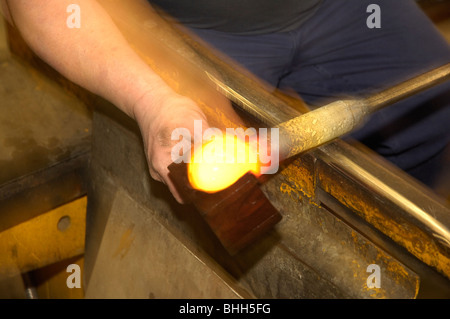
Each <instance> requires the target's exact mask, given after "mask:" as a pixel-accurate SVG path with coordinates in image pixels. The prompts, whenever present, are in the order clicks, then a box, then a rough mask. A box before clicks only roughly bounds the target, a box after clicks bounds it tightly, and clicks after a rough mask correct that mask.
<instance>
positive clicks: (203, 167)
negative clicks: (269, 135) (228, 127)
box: [188, 134, 259, 193]
mask: <svg viewBox="0 0 450 319" xmlns="http://www.w3.org/2000/svg"><path fill="white" fill-rule="evenodd" d="M244 150H245V153H243V152H244ZM249 171H250V172H252V173H253V174H259V163H258V161H257V151H256V147H252V146H251V145H249V143H248V142H245V141H243V140H242V139H240V138H238V137H236V136H234V135H226V134H224V135H223V137H222V138H220V137H219V138H217V137H216V138H214V140H212V141H211V142H209V143H206V144H203V145H202V147H200V148H199V149H198V150H195V152H194V154H193V155H192V158H191V162H190V163H189V164H188V178H189V182H190V183H191V186H192V187H193V188H195V189H198V190H202V191H204V192H208V193H213V192H218V191H220V190H223V189H225V188H227V187H229V186H231V185H233V184H234V183H235V182H236V181H237V180H238V179H239V178H241V177H242V176H244V175H245V174H246V173H247V172H249Z"/></svg>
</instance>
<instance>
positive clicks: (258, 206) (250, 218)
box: [169, 163, 281, 255]
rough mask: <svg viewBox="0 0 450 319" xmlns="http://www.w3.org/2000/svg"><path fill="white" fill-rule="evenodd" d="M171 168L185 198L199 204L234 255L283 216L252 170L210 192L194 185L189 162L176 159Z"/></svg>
mask: <svg viewBox="0 0 450 319" xmlns="http://www.w3.org/2000/svg"><path fill="white" fill-rule="evenodd" d="M169 172H170V173H169V177H170V178H171V179H172V181H173V182H174V184H175V186H176V188H177V189H178V191H179V192H180V195H181V196H182V198H183V199H184V200H185V201H186V202H188V203H192V204H193V205H194V206H195V207H196V208H197V210H198V211H199V212H200V214H201V215H202V216H203V218H204V219H205V221H206V222H207V223H208V225H209V226H210V227H211V229H212V230H213V232H214V233H215V234H216V236H217V237H218V239H219V240H220V242H221V243H222V245H223V246H224V247H225V249H226V250H227V251H228V253H229V254H231V255H234V254H236V253H237V252H239V251H240V250H242V249H244V248H245V247H247V246H248V245H250V244H251V243H253V242H254V241H255V240H257V239H258V238H260V237H261V236H262V235H264V234H265V233H266V232H267V231H269V230H270V229H271V228H272V227H273V226H274V225H275V224H276V223H278V222H279V221H280V220H281V215H280V213H279V212H278V211H277V210H276V209H275V208H274V207H273V206H272V204H271V203H270V202H269V200H268V199H267V198H266V196H265V195H264V194H263V192H262V191H261V189H260V188H259V183H258V180H257V179H256V177H255V176H254V175H253V174H251V173H247V174H246V175H244V176H243V177H241V178H240V179H239V180H238V181H237V182H236V183H234V184H233V185H231V186H230V187H228V188H226V189H224V190H222V191H219V192H216V193H206V192H202V191H199V190H196V189H193V188H192V187H191V185H190V183H189V180H188V177H187V165H186V163H180V164H175V163H172V164H171V165H170V166H169Z"/></svg>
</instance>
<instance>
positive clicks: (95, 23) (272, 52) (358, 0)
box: [2, 0, 450, 201]
mask: <svg viewBox="0 0 450 319" xmlns="http://www.w3.org/2000/svg"><path fill="white" fill-rule="evenodd" d="M372 2H374V3H377V4H378V6H379V7H378V8H379V9H380V10H381V13H382V15H381V16H380V17H381V22H379V21H378V25H377V24H375V25H376V27H375V28H372V26H371V25H370V24H369V23H368V17H369V15H370V13H368V12H367V11H368V8H369V5H371V4H372ZM153 3H154V4H155V5H156V6H157V7H160V9H162V10H164V11H167V12H168V13H169V14H171V15H173V16H174V17H175V19H176V20H177V21H179V22H180V23H182V24H183V25H185V26H187V27H188V28H190V29H191V30H192V31H193V32H195V33H196V34H197V35H198V36H199V37H201V38H203V39H204V40H205V41H207V42H209V43H211V44H212V45H213V46H214V47H216V48H218V49H219V50H221V51H223V52H225V53H226V54H228V55H230V56H231V57H232V58H233V59H235V60H236V61H237V62H239V63H241V64H243V65H244V66H245V67H247V68H248V69H249V70H250V71H252V72H253V73H255V74H256V75H257V76H259V77H260V78H261V79H263V80H264V81H267V82H269V83H270V84H272V85H273V86H275V87H280V88H291V89H294V90H295V91H297V92H298V93H299V94H300V96H301V97H302V98H303V99H304V100H305V101H306V102H307V103H308V104H310V105H320V104H321V103H323V102H324V101H326V100H328V101H329V100H330V99H333V98H337V97H340V96H343V95H353V96H355V95H364V94H368V93H371V92H374V91H378V90H380V89H381V88H382V87H385V86H390V85H392V84H395V83H396V82H398V81H400V80H403V79H407V78H409V77H412V76H413V75H415V74H417V73H420V72H423V71H426V70H428V69H431V68H433V67H436V66H439V65H442V64H444V63H447V62H449V61H450V49H449V47H448V45H447V44H446V43H445V41H444V40H443V39H442V38H441V37H440V36H439V35H438V33H437V32H436V30H434V29H433V26H432V24H431V23H430V21H428V19H427V18H426V17H425V16H424V15H423V13H421V12H420V10H419V9H418V8H417V6H416V5H415V3H414V2H413V1H410V0H396V1H390V0H384V1H366V0H345V1H344V0H342V1H341V0H323V1H321V0H285V1H273V0H272V1H270V0H264V1H261V0H254V1H238V0H235V1H233V0H228V1H225V0H223V1H219V0H217V1H189V2H188V1H184V0H170V1H162V0H161V1H160V0H154V1H153ZM69 4H77V5H79V7H80V8H82V13H83V17H82V19H83V22H82V23H83V26H82V27H81V28H80V29H79V30H78V31H77V32H76V33H74V32H70V31H71V30H70V29H68V28H66V27H64V25H65V20H66V18H67V13H66V8H67V6H68V5H69ZM2 7H3V10H4V12H5V16H6V17H7V19H8V20H9V21H10V22H11V23H13V24H14V25H15V26H16V27H17V28H18V29H19V30H20V32H21V33H22V35H23V37H24V39H25V40H26V41H27V43H28V44H29V45H30V47H31V48H32V49H33V50H34V51H35V52H36V53H37V54H38V55H39V56H41V58H43V59H44V60H45V61H47V62H48V63H49V64H50V65H52V66H53V67H54V68H55V69H56V70H58V71H59V72H60V73H62V74H63V75H64V76H66V77H67V78H68V79H70V80H72V81H74V82H76V83H78V84H80V85H81V86H83V87H85V88H86V89H88V90H90V91H92V92H93V93H96V94H98V95H100V96H102V97H104V98H105V99H107V100H109V101H110V102H112V103H113V104H114V105H116V106H117V107H118V108H119V109H121V110H122V111H124V112H125V113H126V114H128V115H129V116H130V117H132V118H134V119H135V120H136V121H137V123H138V124H139V127H140V129H141V133H142V136H143V140H144V145H145V147H146V154H147V157H148V163H149V169H150V173H151V175H152V177H153V178H155V179H157V180H159V181H162V182H164V183H166V184H167V185H168V187H169V189H170V190H171V192H172V193H173V195H174V196H175V198H176V199H177V200H179V201H180V198H179V195H178V194H177V192H176V190H175V189H174V187H173V185H172V183H171V181H170V179H169V178H168V176H167V174H168V171H167V166H168V165H169V164H170V163H171V158H170V146H168V145H167V143H164V142H163V141H161V132H163V131H164V132H166V131H172V130H173V129H175V128H177V127H185V128H188V129H192V127H193V122H194V120H203V123H204V124H203V128H204V129H205V128H206V127H207V124H206V117H205V115H204V114H203V113H202V111H201V110H200V108H199V107H198V106H197V105H196V104H195V103H194V102H193V101H192V100H190V99H188V98H186V97H183V96H180V95H178V94H176V93H175V92H174V91H173V90H172V89H171V88H170V87H169V86H168V85H167V84H166V83H165V82H164V81H163V80H162V79H161V78H160V77H159V76H157V75H156V74H155V73H154V72H153V70H152V69H151V68H150V67H149V66H148V65H147V64H146V63H144V62H143V61H142V60H141V59H140V58H139V56H138V55H137V54H136V53H135V52H134V51H133V50H132V49H131V48H130V47H129V45H128V43H127V42H126V41H125V39H124V38H123V36H122V35H121V33H120V32H119V30H118V29H117V27H116V25H115V24H114V23H113V21H112V20H111V18H110V17H109V16H108V14H107V13H106V11H105V10H104V9H103V8H102V6H101V5H99V4H98V3H97V2H96V1H92V0H77V1H62V0H12V1H11V0H9V1H8V0H2ZM380 23H381V27H380V28H378V27H379V26H380V25H379V24H380ZM148 36H149V37H151V34H149V35H148ZM123 61H126V63H123ZM447 88H448V87H447ZM447 88H446V87H442V86H441V87H439V88H436V89H433V90H430V92H428V93H427V94H422V95H420V96H417V97H415V98H414V99H408V100H407V101H405V102H402V103H398V104H397V105H395V106H392V107H390V108H388V109H386V110H383V111H381V112H378V113H377V114H375V115H374V116H372V118H371V120H370V121H369V122H368V123H367V124H366V125H365V126H364V128H362V129H361V130H359V131H358V132H355V133H354V135H353V136H354V137H356V138H358V139H359V140H361V141H363V142H364V143H366V144H367V145H368V146H370V147H372V148H373V149H374V150H375V151H377V152H378V153H380V154H381V155H383V156H385V157H386V158H387V159H389V160H391V161H392V162H393V163H395V164H396V165H398V166H399V167H401V168H402V169H404V170H406V171H408V172H409V173H410V174H412V175H413V176H416V177H417V178H419V179H421V180H422V181H424V182H427V183H431V182H432V179H430V177H432V174H431V172H432V170H434V169H435V168H436V167H438V165H437V164H436V162H437V161H439V160H440V155H441V154H442V150H443V149H444V147H445V145H446V144H447V143H448V141H449V134H448V131H449V130H448V128H447V127H446V125H447V124H446V123H448V122H449V121H448V119H450V107H449V101H450V98H449V90H448V89H447ZM174 114H176V116H174Z"/></svg>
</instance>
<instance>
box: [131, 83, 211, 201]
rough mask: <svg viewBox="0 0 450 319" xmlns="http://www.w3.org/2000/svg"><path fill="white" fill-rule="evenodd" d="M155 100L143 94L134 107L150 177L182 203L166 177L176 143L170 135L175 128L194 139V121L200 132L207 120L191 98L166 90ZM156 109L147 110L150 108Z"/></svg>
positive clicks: (206, 126) (205, 126) (152, 96)
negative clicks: (196, 122) (166, 187)
mask: <svg viewBox="0 0 450 319" xmlns="http://www.w3.org/2000/svg"><path fill="white" fill-rule="evenodd" d="M158 100H159V101H155V96H154V95H144V96H143V97H142V98H141V99H140V100H139V101H138V102H137V104H136V105H135V108H134V117H135V119H136V121H137V123H138V125H139V128H140V130H141V134H142V138H143V142H144V148H145V154H146V156H147V162H148V167H149V170H150V175H151V176H152V178H154V179H155V180H157V181H160V182H163V183H164V184H166V185H167V186H168V187H169V190H170V191H171V193H172V194H173V196H174V197H175V199H176V200H177V201H178V202H179V203H182V202H183V200H182V198H181V197H180V194H179V193H178V192H177V190H176V189H175V187H174V185H173V183H172V181H171V180H170V178H169V177H168V174H169V170H168V166H169V165H170V164H171V163H172V157H171V152H172V148H173V146H174V145H175V144H176V143H177V142H178V141H176V140H175V141H173V140H172V139H171V135H172V132H173V130H175V129H177V128H186V129H188V130H189V131H190V133H191V134H190V135H191V137H194V121H195V120H201V121H202V133H203V131H204V130H205V129H207V128H208V124H207V121H206V117H205V115H204V114H203V112H202V110H201V109H200V108H199V107H198V105H197V104H196V103H195V102H194V101H192V100H191V99H189V98H187V97H185V96H181V95H178V94H176V93H175V92H173V91H171V90H167V92H165V93H164V94H162V95H161V96H159V97H158ZM155 103H156V104H157V105H158V107H149V105H155Z"/></svg>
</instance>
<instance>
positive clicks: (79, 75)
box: [8, 0, 171, 118]
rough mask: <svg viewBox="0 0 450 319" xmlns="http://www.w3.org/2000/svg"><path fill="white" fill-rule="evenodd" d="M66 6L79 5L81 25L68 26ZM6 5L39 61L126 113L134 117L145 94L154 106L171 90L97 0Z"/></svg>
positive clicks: (20, 1) (16, 0)
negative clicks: (151, 98)
mask: <svg viewBox="0 0 450 319" xmlns="http://www.w3.org/2000/svg"><path fill="white" fill-rule="evenodd" d="M69 4H77V5H79V7H80V8H81V14H82V20H81V21H82V24H81V27H80V28H69V27H68V26H67V24H66V21H67V17H68V15H69V14H68V13H67V12H66V9H67V6H68V5H69ZM8 7H9V10H10V12H11V16H12V19H13V21H14V24H15V25H16V27H17V28H18V29H19V30H20V32H21V34H22V36H23V37H24V39H25V41H26V42H27V43H28V44H29V46H30V47H31V48H32V49H33V50H34V51H35V52H36V53H37V54H38V55H39V56H40V57H41V58H42V59H43V60H45V61H46V62H47V63H49V64H50V65H51V66H52V67H54V68H55V69H56V70H57V71H59V72H60V73H61V74H63V75H64V76H65V77H67V78H68V79H70V80H71V81H73V82H75V83H77V84H79V85H81V86H83V87H84V88H86V89H87V90H89V91H91V92H93V93H95V94H98V95H100V96H102V97H104V98H105V99H107V100H109V101H110V102H112V103H113V104H115V105H116V106H117V107H119V108H120V109H121V110H122V111H124V112H125V113H127V114H128V115H129V116H131V117H133V118H134V109H133V108H134V106H135V104H136V103H137V101H138V100H139V99H140V98H141V97H142V96H143V95H151V96H152V97H153V100H154V101H155V103H154V105H157V104H158V101H159V100H161V99H163V98H164V97H165V95H166V94H169V92H171V89H170V88H169V87H168V86H167V85H166V83H165V82H164V81H163V80H162V79H161V78H160V77H159V76H158V75H157V74H155V73H154V72H153V71H152V69H151V68H150V67H149V66H148V65H147V64H146V63H145V62H144V61H142V60H141V59H140V57H139V56H138V55H137V54H136V53H135V52H134V51H133V49H132V48H131V47H130V46H129V44H128V43H127V41H126V40H125V38H124V37H123V36H122V34H121V33H120V31H119V30H118V28H117V27H116V25H115V24H114V22H113V21H112V19H111V18H110V17H109V15H108V14H107V13H106V11H105V10H104V9H103V8H102V6H101V5H99V4H98V3H97V2H96V1H93V0H69V1H66V0H13V1H11V0H9V1H8ZM154 105H149V107H150V108H151V107H153V106H154Z"/></svg>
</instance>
